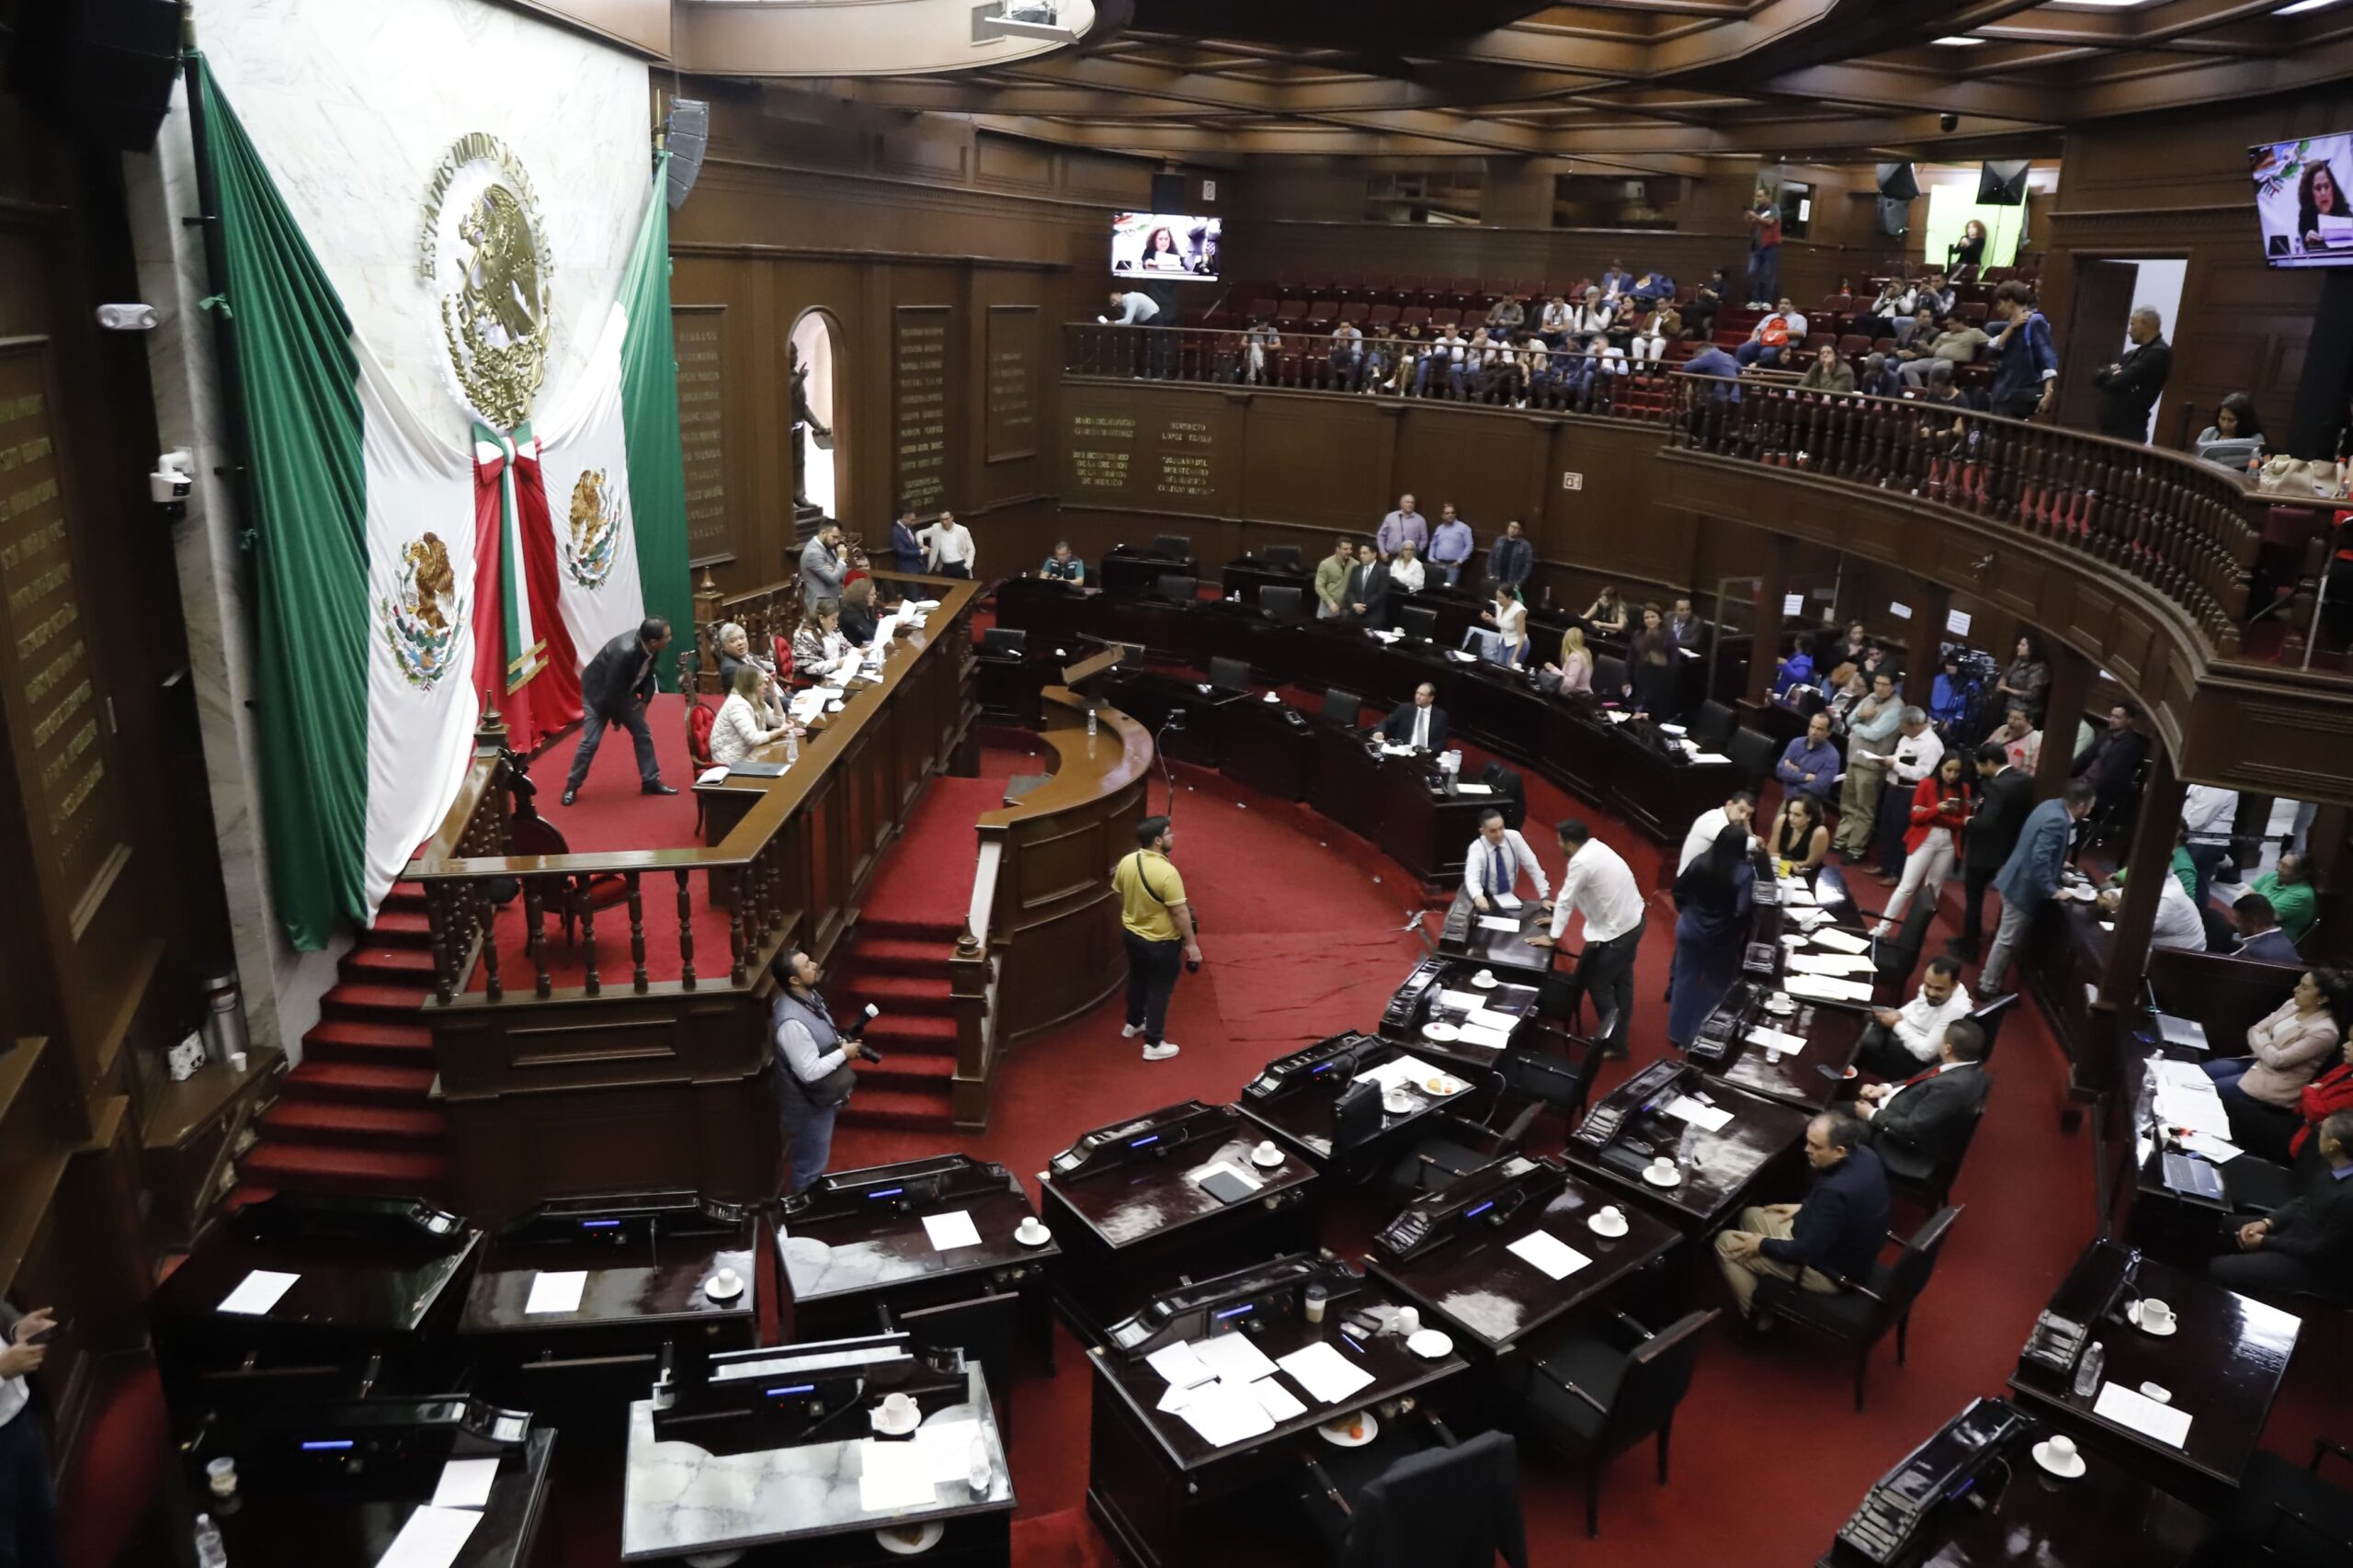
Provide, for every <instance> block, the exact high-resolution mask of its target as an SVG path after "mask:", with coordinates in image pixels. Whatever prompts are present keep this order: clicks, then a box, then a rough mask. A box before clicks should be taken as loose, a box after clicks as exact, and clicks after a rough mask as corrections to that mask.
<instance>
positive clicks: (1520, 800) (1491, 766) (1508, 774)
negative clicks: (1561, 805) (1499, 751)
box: [1479, 761, 1528, 828]
mask: <svg viewBox="0 0 2353 1568" xmlns="http://www.w3.org/2000/svg"><path fill="white" fill-rule="evenodd" d="M1479 782H1480V783H1482V784H1484V785H1485V786H1486V787H1487V788H1488V789H1490V790H1494V791H1495V809H1496V810H1497V811H1499V812H1503V814H1504V825H1505V826H1506V827H1511V828H1517V827H1520V826H1522V825H1523V824H1526V823H1527V821H1528V780H1526V779H1525V778H1521V777H1520V775H1519V771H1518V769H1517V768H1511V767H1505V766H1504V765H1503V764H1502V763H1500V762H1493V761H1491V762H1489V763H1488V764H1487V766H1486V767H1483V768H1481V769H1480V770H1479Z"/></svg>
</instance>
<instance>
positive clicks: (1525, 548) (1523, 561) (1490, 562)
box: [1487, 517, 1536, 588]
mask: <svg viewBox="0 0 2353 1568" xmlns="http://www.w3.org/2000/svg"><path fill="white" fill-rule="evenodd" d="M1535 566H1536V547H1535V546H1534V545H1532V544H1530V543H1529V541H1528V540H1527V538H1526V536H1525V535H1524V534H1522V532H1521V531H1520V527H1519V519H1518V517H1514V518H1513V519H1511V521H1509V522H1507V523H1506V524H1505V525H1504V532H1503V537H1502V538H1501V539H1499V540H1495V545H1494V548H1492V549H1490V550H1489V551H1487V579H1488V581H1490V582H1494V583H1508V584H1510V585H1512V586H1513V587H1515V588H1519V587H1524V586H1525V585H1526V584H1527V582H1528V574H1529V573H1530V572H1531V571H1533V570H1534V569H1535Z"/></svg>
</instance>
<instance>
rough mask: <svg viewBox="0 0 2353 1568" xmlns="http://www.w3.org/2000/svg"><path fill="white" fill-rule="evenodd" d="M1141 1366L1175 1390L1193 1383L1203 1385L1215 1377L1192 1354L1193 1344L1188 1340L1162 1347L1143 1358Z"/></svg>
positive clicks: (1189, 1386)
mask: <svg viewBox="0 0 2353 1568" xmlns="http://www.w3.org/2000/svg"><path fill="white" fill-rule="evenodd" d="M1143 1364H1144V1365H1145V1366H1147V1367H1150V1368H1151V1369H1153V1370H1154V1371H1155V1372H1158V1373H1159V1374H1160V1375H1161V1376H1162V1377H1164V1378H1165V1379H1167V1380H1168V1381H1169V1382H1170V1383H1171V1384H1173V1385H1175V1386H1176V1387H1177V1388H1187V1389H1188V1388H1191V1387H1192V1386H1193V1385H1194V1384H1195V1383H1205V1382H1208V1381H1210V1380H1211V1378H1213V1377H1215V1376H1217V1374H1216V1373H1215V1372H1212V1371H1211V1370H1210V1369H1208V1368H1207V1367H1204V1366H1203V1365H1201V1358H1199V1356H1196V1355H1194V1354H1193V1342H1192V1341H1191V1340H1189V1339H1180V1340H1178V1341H1177V1342H1176V1344H1174V1345H1164V1346H1161V1347H1160V1348H1159V1349H1157V1350H1155V1351H1154V1352H1153V1353H1152V1354H1151V1355H1149V1356H1147V1357H1145V1358H1143Z"/></svg>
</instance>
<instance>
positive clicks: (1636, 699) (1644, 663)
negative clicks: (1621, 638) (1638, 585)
mask: <svg viewBox="0 0 2353 1568" xmlns="http://www.w3.org/2000/svg"><path fill="white" fill-rule="evenodd" d="M1626 665H1627V678H1628V679H1629V680H1630V681H1631V683H1632V684H1631V691H1632V695H1633V703H1634V711H1635V712H1637V713H1647V714H1649V715H1650V716H1651V717H1652V718H1653V719H1668V720H1671V719H1673V718H1674V717H1675V716H1676V701H1675V633H1673V632H1671V631H1668V630H1667V629H1666V617H1665V615H1664V614H1662V613H1661V612H1660V610H1659V608H1658V606H1656V605H1653V604H1646V605H1644V606H1643V625H1642V630H1641V631H1637V632H1635V633H1634V635H1633V637H1632V639H1631V641H1630V642H1628V643H1627V645H1626Z"/></svg>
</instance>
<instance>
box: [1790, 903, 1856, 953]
mask: <svg viewBox="0 0 2353 1568" xmlns="http://www.w3.org/2000/svg"><path fill="white" fill-rule="evenodd" d="M1815 913H1816V914H1819V913H1820V911H1818V910H1817V911H1816V912H1815ZM1806 940H1808V941H1810V942H1813V944H1814V945H1815V946H1817V947H1824V948H1836V949H1838V950H1839V951H1840V952H1842V953H1867V952H1870V950H1871V944H1870V938H1869V937H1858V936H1856V935H1855V934H1854V933H1853V932H1852V931H1816V932H1814V933H1813V935H1812V936H1811V937H1807V938H1806Z"/></svg>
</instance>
